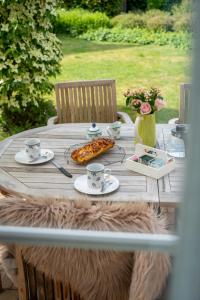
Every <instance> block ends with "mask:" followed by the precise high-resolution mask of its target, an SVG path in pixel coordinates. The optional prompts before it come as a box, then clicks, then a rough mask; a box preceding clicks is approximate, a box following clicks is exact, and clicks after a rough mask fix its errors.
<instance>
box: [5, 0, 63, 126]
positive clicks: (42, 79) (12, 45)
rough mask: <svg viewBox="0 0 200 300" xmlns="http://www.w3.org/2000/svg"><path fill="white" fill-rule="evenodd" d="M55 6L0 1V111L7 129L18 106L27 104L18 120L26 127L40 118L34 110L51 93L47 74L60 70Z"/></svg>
mask: <svg viewBox="0 0 200 300" xmlns="http://www.w3.org/2000/svg"><path fill="white" fill-rule="evenodd" d="M55 9H56V6H55V1H54V0H46V1H41V0H32V1H29V0H23V1H22V0H18V1H16V0H7V1H0V11H1V15H0V21H1V22H0V24H1V26H0V27H1V30H0V65H1V69H0V78H1V81H0V110H1V112H2V117H1V121H2V123H3V124H4V127H5V126H7V127H8V129H9V126H10V124H14V122H15V120H16V122H17V118H18V117H17V116H18V114H19V115H20V109H25V108H26V107H27V109H25V111H26V113H24V114H23V118H22V119H21V124H22V125H23V124H24V125H25V127H26V128H27V126H30V127H32V126H35V123H37V124H38V123H39V122H40V120H41V118H42V117H43V113H42V111H40V110H38V112H37V113H35V110H36V108H37V107H39V105H41V104H40V103H42V101H44V99H45V97H46V95H47V94H49V93H51V92H52V89H53V85H52V83H51V82H50V81H49V77H51V76H55V75H56V74H57V73H58V72H59V70H60V65H59V61H60V59H61V51H60V41H59V40H58V38H57V37H56V36H55V34H53V32H52V30H53V28H52V20H53V19H54V17H55ZM32 109H33V111H31V110H32ZM15 110H16V111H17V114H15V118H14V117H13V115H12V114H13V113H14V111H15ZM41 114H42V115H41ZM31 115H34V118H36V119H35V120H33V119H31V118H30V116H31ZM4 118H6V119H4ZM9 118H10V121H9ZM30 120H33V122H32V121H30ZM31 122H32V123H31ZM6 123H7V125H6ZM27 124H28V125H27ZM17 126H18V125H17Z"/></svg>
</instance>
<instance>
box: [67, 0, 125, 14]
mask: <svg viewBox="0 0 200 300" xmlns="http://www.w3.org/2000/svg"><path fill="white" fill-rule="evenodd" d="M122 3H123V0H92V1H89V0H64V4H65V6H66V8H68V9H73V8H83V9H87V10H90V11H98V12H104V13H106V14H107V15H108V16H115V15H117V14H119V13H120V12H121V10H122Z"/></svg>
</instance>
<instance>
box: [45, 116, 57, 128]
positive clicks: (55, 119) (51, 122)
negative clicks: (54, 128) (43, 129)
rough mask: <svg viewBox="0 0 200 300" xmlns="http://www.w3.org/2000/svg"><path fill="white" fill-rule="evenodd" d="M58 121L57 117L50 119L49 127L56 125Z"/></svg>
mask: <svg viewBox="0 0 200 300" xmlns="http://www.w3.org/2000/svg"><path fill="white" fill-rule="evenodd" d="M57 120H58V117H57V116H56V117H51V118H49V119H48V121H47V126H50V125H55V124H56V123H57Z"/></svg>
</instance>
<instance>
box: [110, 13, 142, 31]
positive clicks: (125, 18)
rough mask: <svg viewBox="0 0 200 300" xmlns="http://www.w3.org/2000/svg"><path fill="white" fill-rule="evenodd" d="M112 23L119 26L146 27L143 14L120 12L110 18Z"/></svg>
mask: <svg viewBox="0 0 200 300" xmlns="http://www.w3.org/2000/svg"><path fill="white" fill-rule="evenodd" d="M111 22H112V25H113V26H118V27H121V28H135V27H139V28H144V27H146V21H145V18H144V15H143V14H133V13H128V14H121V15H118V16H116V17H114V18H113V19H112V21H111Z"/></svg>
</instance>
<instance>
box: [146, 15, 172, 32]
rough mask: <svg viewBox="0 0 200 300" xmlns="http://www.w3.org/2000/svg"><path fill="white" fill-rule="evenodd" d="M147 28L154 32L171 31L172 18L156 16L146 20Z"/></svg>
mask: <svg viewBox="0 0 200 300" xmlns="http://www.w3.org/2000/svg"><path fill="white" fill-rule="evenodd" d="M146 24H147V26H146V27H147V28H148V29H150V30H154V31H172V30H173V26H174V18H173V17H172V16H168V15H164V16H162V15H158V16H153V17H150V18H147V20H146Z"/></svg>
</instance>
